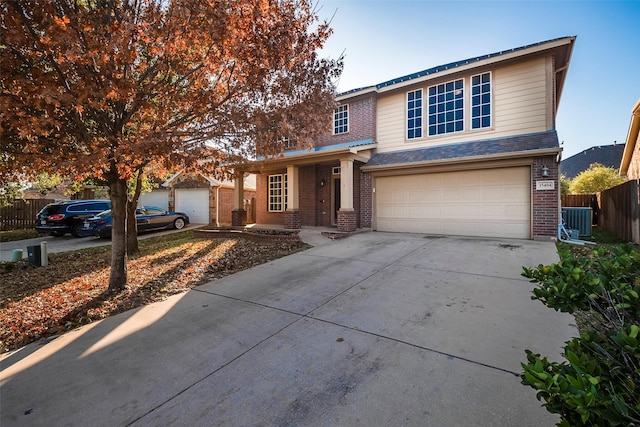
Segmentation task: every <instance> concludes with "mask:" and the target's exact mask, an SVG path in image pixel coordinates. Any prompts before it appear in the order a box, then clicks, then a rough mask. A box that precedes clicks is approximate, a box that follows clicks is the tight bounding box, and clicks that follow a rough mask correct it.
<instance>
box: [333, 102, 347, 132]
mask: <svg viewBox="0 0 640 427" xmlns="http://www.w3.org/2000/svg"><path fill="white" fill-rule="evenodd" d="M347 132H349V104H345V105H341V106H339V107H338V108H336V109H335V110H333V134H334V135H339V134H341V133H347Z"/></svg>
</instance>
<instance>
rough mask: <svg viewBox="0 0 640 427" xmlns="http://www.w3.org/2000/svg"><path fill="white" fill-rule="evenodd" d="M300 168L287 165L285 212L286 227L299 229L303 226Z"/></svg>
mask: <svg viewBox="0 0 640 427" xmlns="http://www.w3.org/2000/svg"><path fill="white" fill-rule="evenodd" d="M299 175H300V174H299V168H298V166H294V165H289V166H287V210H286V211H285V213H284V228H288V229H294V230H298V229H300V228H302V222H301V220H300V196H299V195H300V192H299V187H300V186H299V182H300V178H299Z"/></svg>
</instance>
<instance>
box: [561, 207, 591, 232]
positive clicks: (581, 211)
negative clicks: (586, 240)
mask: <svg viewBox="0 0 640 427" xmlns="http://www.w3.org/2000/svg"><path fill="white" fill-rule="evenodd" d="M562 220H563V221H564V226H565V227H566V228H567V229H573V230H578V231H579V233H580V236H581V237H591V222H592V221H593V209H591V208H562Z"/></svg>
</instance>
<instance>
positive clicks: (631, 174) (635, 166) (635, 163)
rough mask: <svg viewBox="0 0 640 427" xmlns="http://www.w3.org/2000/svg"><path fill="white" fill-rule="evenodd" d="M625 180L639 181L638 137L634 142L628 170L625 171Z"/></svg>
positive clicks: (639, 142) (639, 151) (639, 145)
mask: <svg viewBox="0 0 640 427" xmlns="http://www.w3.org/2000/svg"><path fill="white" fill-rule="evenodd" d="M627 178H629V179H640V137H639V138H638V141H636V145H635V149H634V150H633V154H631V161H630V162H629V169H628V170H627Z"/></svg>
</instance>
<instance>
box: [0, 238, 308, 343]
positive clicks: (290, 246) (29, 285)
mask: <svg viewBox="0 0 640 427" xmlns="http://www.w3.org/2000/svg"><path fill="white" fill-rule="evenodd" d="M139 244H140V250H141V253H140V255H139V256H136V257H133V258H131V259H129V262H128V264H127V266H128V270H127V271H128V284H127V287H126V289H125V290H124V291H122V292H119V293H109V292H107V287H108V283H109V264H110V257H111V246H104V247H99V248H92V249H83V250H79V251H73V252H66V253H60V254H50V256H49V265H48V266H47V267H38V268H36V267H32V266H30V265H29V264H28V262H27V261H20V262H17V263H15V264H9V263H3V265H2V267H3V268H1V269H0V352H6V351H9V350H13V349H16V348H19V347H21V346H24V345H26V344H28V343H30V342H34V341H37V340H39V339H41V338H45V337H48V336H51V335H55V334H59V333H61V332H64V331H66V330H70V329H73V328H76V327H78V326H80V325H83V324H87V323H91V322H94V321H96V320H99V319H104V318H106V317H108V316H111V315H113V314H116V313H120V312H123V311H126V310H129V309H132V308H135V307H139V306H141V305H144V304H149V303H151V302H155V301H161V300H163V299H166V298H167V297H168V296H170V295H173V294H176V293H180V292H184V291H186V290H188V289H190V288H192V287H194V286H197V285H199V284H202V283H205V282H207V281H210V280H215V279H217V278H220V277H224V276H227V275H229V274H233V273H236V272H238V271H240V270H244V269H247V268H250V267H253V266H255V265H258V264H263V263H265V262H268V261H271V260H274V259H277V258H281V257H283V256H286V255H289V254H292V253H295V252H298V251H301V250H304V249H307V248H308V247H309V246H308V245H306V244H304V243H302V242H266V243H256V242H251V241H248V240H245V239H242V238H237V239H222V238H218V239H202V238H194V237H193V233H192V232H191V231H185V232H182V233H175V234H170V235H166V236H159V237H153V238H150V239H145V240H141V241H140V242H139Z"/></svg>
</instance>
